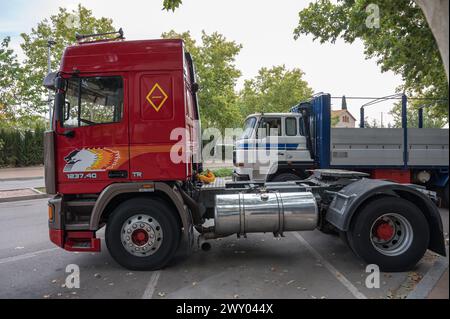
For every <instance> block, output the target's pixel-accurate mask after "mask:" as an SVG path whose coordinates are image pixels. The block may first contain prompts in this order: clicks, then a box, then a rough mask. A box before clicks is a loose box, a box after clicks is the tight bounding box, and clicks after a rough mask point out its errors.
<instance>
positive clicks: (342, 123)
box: [331, 96, 356, 128]
mask: <svg viewBox="0 0 450 319" xmlns="http://www.w3.org/2000/svg"><path fill="white" fill-rule="evenodd" d="M355 124H356V119H355V117H354V116H353V115H352V113H350V112H349V111H348V109H347V101H346V99H345V96H343V97H342V105H341V109H340V110H332V111H331V125H332V126H333V127H349V128H351V127H355Z"/></svg>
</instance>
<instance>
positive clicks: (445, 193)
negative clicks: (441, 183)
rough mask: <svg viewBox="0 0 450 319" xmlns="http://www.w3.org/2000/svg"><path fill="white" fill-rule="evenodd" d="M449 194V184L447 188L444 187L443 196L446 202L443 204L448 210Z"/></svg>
mask: <svg viewBox="0 0 450 319" xmlns="http://www.w3.org/2000/svg"><path fill="white" fill-rule="evenodd" d="M448 192H449V189H448V183H447V185H445V187H444V194H443V196H442V199H443V200H444V203H443V204H444V206H445V207H447V208H448V207H449V205H448V196H449V194H448Z"/></svg>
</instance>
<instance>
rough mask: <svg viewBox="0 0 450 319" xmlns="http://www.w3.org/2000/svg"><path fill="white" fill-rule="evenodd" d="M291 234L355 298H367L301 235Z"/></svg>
mask: <svg viewBox="0 0 450 319" xmlns="http://www.w3.org/2000/svg"><path fill="white" fill-rule="evenodd" d="M293 234H294V236H295V237H296V238H297V239H298V240H299V241H300V242H301V243H302V244H303V245H304V246H305V247H306V248H307V249H308V250H309V252H310V253H311V254H313V255H314V257H315V258H316V259H318V260H320V262H321V263H322V264H323V265H324V266H325V268H327V269H328V270H329V271H330V272H331V274H333V276H334V277H335V278H336V279H337V280H339V281H340V282H341V284H343V285H344V286H345V288H347V289H348V290H349V291H350V292H351V293H352V295H353V296H355V298H357V299H367V297H366V296H365V295H364V294H363V293H362V292H360V291H359V290H358V288H356V287H355V286H354V285H353V284H352V283H351V282H350V281H349V280H348V279H347V278H345V276H344V275H343V274H342V273H341V272H340V271H339V270H337V269H336V268H334V266H333V265H332V264H330V263H329V262H328V261H327V260H326V259H325V258H323V257H322V255H321V254H320V253H319V252H318V251H317V250H315V249H314V248H313V247H312V246H311V245H310V244H309V243H308V242H307V241H306V240H305V239H304V238H303V237H302V235H300V234H299V233H296V232H295V233H293Z"/></svg>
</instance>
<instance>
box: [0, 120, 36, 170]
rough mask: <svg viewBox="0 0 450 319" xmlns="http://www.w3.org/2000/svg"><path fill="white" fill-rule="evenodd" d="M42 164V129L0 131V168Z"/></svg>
mask: <svg viewBox="0 0 450 319" xmlns="http://www.w3.org/2000/svg"><path fill="white" fill-rule="evenodd" d="M43 163H44V128H42V127H37V128H35V129H34V130H25V131H22V130H9V129H0V167H20V166H31V165H40V164H43Z"/></svg>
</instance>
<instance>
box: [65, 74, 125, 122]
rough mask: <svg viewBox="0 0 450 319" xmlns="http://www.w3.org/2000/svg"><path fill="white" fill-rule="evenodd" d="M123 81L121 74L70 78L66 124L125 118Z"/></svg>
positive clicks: (115, 120) (67, 90)
mask: <svg viewBox="0 0 450 319" xmlns="http://www.w3.org/2000/svg"><path fill="white" fill-rule="evenodd" d="M122 113H123V81H122V78H121V77H118V76H107V77H87V78H71V79H69V80H68V83H67V89H66V100H65V105H64V123H63V126H64V127H80V126H90V125H97V124H106V123H116V122H120V121H121V120H122Z"/></svg>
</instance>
